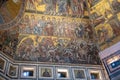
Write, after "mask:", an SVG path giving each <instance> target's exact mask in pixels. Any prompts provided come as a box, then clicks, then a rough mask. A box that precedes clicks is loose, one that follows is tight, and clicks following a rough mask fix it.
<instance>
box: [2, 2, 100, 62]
mask: <svg viewBox="0 0 120 80" xmlns="http://www.w3.org/2000/svg"><path fill="white" fill-rule="evenodd" d="M31 1H33V0H28V1H27V5H26V6H27V7H26V10H25V13H24V15H23V17H22V19H21V21H20V22H19V23H18V25H16V27H14V28H12V29H10V30H9V31H6V32H4V31H3V32H2V33H1V34H3V36H4V33H5V34H6V35H7V36H4V38H3V39H4V40H2V42H4V44H3V43H2V44H1V50H2V51H3V52H4V53H6V54H7V55H10V56H11V57H12V58H13V59H15V60H17V61H37V62H46V63H48V62H49V63H73V64H101V63H100V59H99V57H98V51H99V50H98V48H97V45H96V44H95V43H94V40H93V35H94V32H93V29H92V26H91V23H90V22H89V19H87V18H84V17H83V16H85V15H86V14H83V15H82V16H80V17H79V16H78V15H77V14H75V15H74V14H73V13H72V11H71V9H72V7H73V4H72V3H70V4H71V7H70V8H69V10H70V11H71V12H70V13H69V15H67V13H65V12H66V11H65V9H66V0H61V1H60V2H59V1H57V2H58V3H59V4H58V3H57V4H56V5H57V6H55V7H56V13H55V14H56V15H54V14H53V12H52V10H51V8H50V7H51V4H50V2H52V1H53V0H49V1H50V2H49V1H48V0H44V1H45V2H44V1H41V0H35V1H39V2H40V4H38V3H37V2H34V4H33V2H31ZM68 1H69V0H68ZM71 1H78V0H71ZM48 3H49V4H48ZM61 5H64V6H61ZM67 5H68V3H67ZM52 6H53V5H52ZM74 6H76V8H77V7H78V6H77V5H74ZM84 6H85V4H84ZM31 7H32V8H31ZM59 7H60V8H59ZM85 7H86V6H85ZM41 8H42V9H41ZM43 9H45V10H43ZM47 9H50V10H47ZM52 9H54V8H52ZM60 10H61V11H60ZM46 11H48V12H46ZM57 11H58V12H57ZM59 12H60V14H61V13H62V14H61V15H58V14H59ZM78 17H79V18H78ZM18 27H19V29H18ZM14 29H15V31H13V30H14ZM12 32H15V33H13V34H10V33H12ZM8 34H9V35H8ZM12 35H15V37H13V36H12ZM9 37H13V38H9ZM6 43H7V45H6ZM3 45H5V47H3Z"/></svg>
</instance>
